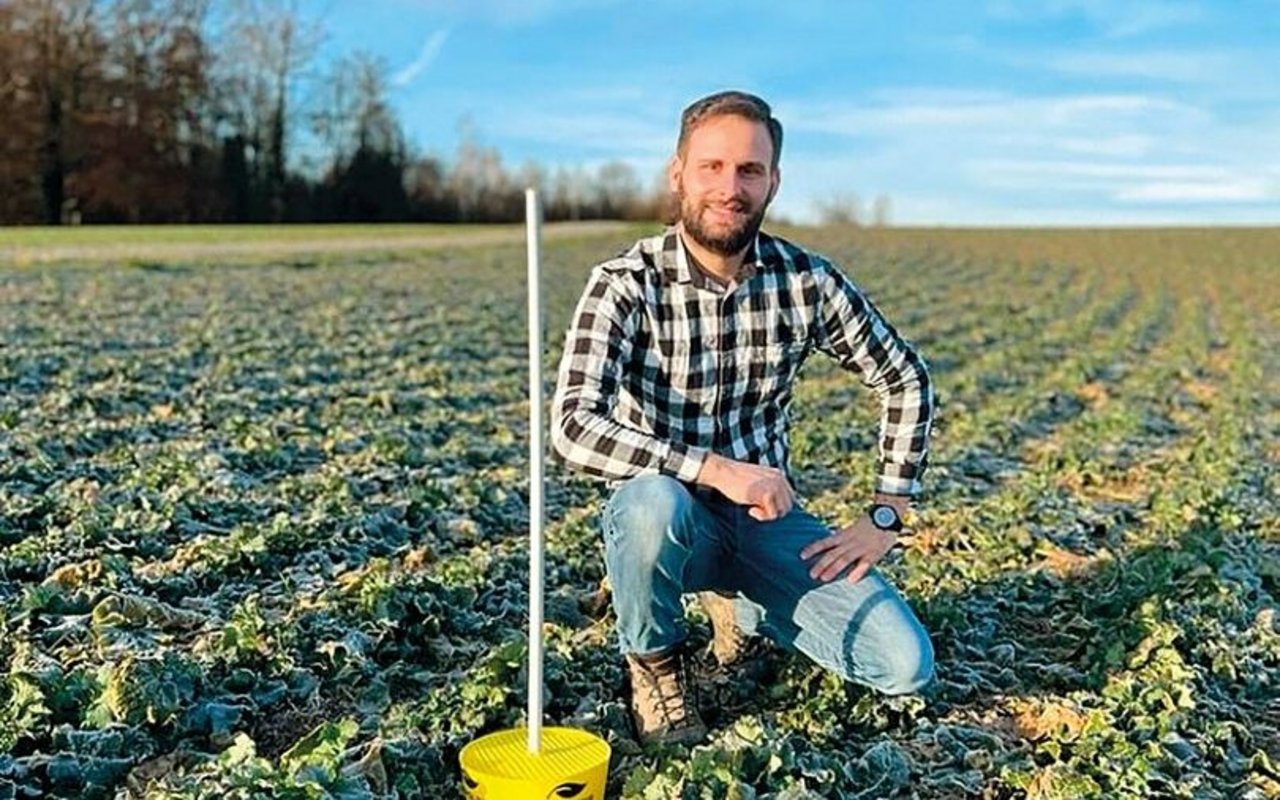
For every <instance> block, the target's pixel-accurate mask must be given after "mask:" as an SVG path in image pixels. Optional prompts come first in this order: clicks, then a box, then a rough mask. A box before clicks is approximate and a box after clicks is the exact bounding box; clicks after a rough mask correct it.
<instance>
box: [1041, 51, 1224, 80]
mask: <svg viewBox="0 0 1280 800" xmlns="http://www.w3.org/2000/svg"><path fill="white" fill-rule="evenodd" d="M1043 63H1044V65H1045V66H1047V67H1049V68H1050V69H1052V70H1055V71H1057V72H1062V73H1066V74H1071V75H1086V76H1090V77H1107V78H1149V79H1154V80H1163V81H1177V82H1182V83H1198V82H1205V81H1211V80H1215V79H1218V78H1221V77H1223V76H1237V77H1239V76H1240V75H1241V73H1242V72H1244V71H1245V70H1246V69H1247V65H1245V64H1243V63H1242V60H1241V59H1240V57H1239V56H1237V55H1234V54H1228V53H1219V52H1209V51H1195V50H1192V51H1185V50H1184V51H1171V50H1169V51H1163V50H1161V51H1149V52H1142V53H1134V52H1126V53H1106V52H1096V51H1094V52H1067V53H1058V54H1056V55H1051V56H1049V57H1048V59H1046V60H1045V61H1043Z"/></svg>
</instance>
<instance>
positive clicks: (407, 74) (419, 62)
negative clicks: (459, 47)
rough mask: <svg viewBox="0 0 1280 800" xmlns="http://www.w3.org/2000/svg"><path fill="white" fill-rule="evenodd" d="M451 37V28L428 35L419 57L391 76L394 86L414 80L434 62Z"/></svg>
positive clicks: (404, 84) (405, 84)
mask: <svg viewBox="0 0 1280 800" xmlns="http://www.w3.org/2000/svg"><path fill="white" fill-rule="evenodd" d="M448 38H449V29H448V28H444V29H441V30H438V31H436V32H435V33H433V34H431V35H430V36H428V37H427V39H426V41H424V42H423V43H422V49H421V50H419V51H418V57H417V58H415V59H414V60H413V61H412V62H410V63H409V64H407V65H406V66H405V67H404V68H403V69H401V70H400V71H399V72H397V73H396V74H395V75H393V76H391V85H392V86H407V85H408V84H410V83H412V82H413V79H414V78H416V77H418V75H420V74H421V73H422V71H423V70H425V69H426V68H427V67H429V66H431V64H432V62H434V61H435V60H436V58H437V57H438V56H439V55H440V50H441V48H443V47H444V42H445V40H446V39H448Z"/></svg>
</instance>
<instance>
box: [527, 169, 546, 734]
mask: <svg viewBox="0 0 1280 800" xmlns="http://www.w3.org/2000/svg"><path fill="white" fill-rule="evenodd" d="M524 213H525V234H526V236H525V238H526V248H527V250H528V256H529V752H530V753H535V754H536V753H537V752H538V751H539V750H540V749H541V748H542V578H543V570H542V550H543V547H542V299H541V297H540V293H539V286H538V283H539V281H538V250H539V248H540V245H541V242H540V239H541V232H542V231H541V229H542V210H541V209H540V208H539V206H538V192H537V190H535V189H525V191H524Z"/></svg>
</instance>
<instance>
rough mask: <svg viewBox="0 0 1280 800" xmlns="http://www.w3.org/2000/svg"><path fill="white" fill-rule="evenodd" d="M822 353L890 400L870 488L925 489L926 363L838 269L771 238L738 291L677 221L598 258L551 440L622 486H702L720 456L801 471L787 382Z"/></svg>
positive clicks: (579, 314) (752, 253) (571, 339)
mask: <svg viewBox="0 0 1280 800" xmlns="http://www.w3.org/2000/svg"><path fill="white" fill-rule="evenodd" d="M814 350H817V351H819V352H822V353H825V354H826V355H828V356H830V357H832V358H835V359H836V360H837V361H838V362H839V363H840V364H841V365H842V366H843V367H844V368H846V369H848V370H849V371H851V372H853V373H855V374H857V375H858V376H859V377H860V379H861V381H862V383H863V384H864V385H865V386H867V387H868V388H869V389H870V390H871V391H872V392H874V393H875V394H876V395H877V396H878V397H879V399H880V402H881V408H882V414H881V422H880V436H879V448H878V453H879V458H878V462H877V478H876V487H875V488H876V490H877V491H880V492H884V493H887V494H897V495H915V494H917V493H918V492H919V489H920V476H921V474H922V473H923V471H924V469H925V466H926V462H927V446H928V436H929V429H930V425H931V423H932V419H933V410H934V400H933V390H932V384H931V382H930V379H929V373H928V369H927V367H926V366H925V363H924V361H923V360H922V359H921V358H920V356H919V355H918V354H917V353H916V351H915V350H914V349H913V348H912V347H911V346H910V345H909V344H907V343H906V342H905V341H903V339H902V338H901V337H900V336H899V335H898V333H897V332H896V331H895V330H894V329H893V327H892V326H890V325H889V324H888V323H887V322H886V321H885V320H884V318H883V317H882V316H881V315H880V312H879V311H878V310H877V309H876V307H875V306H874V305H873V304H872V303H871V301H870V300H868V299H867V298H866V297H865V296H864V295H863V294H862V292H861V291H859V290H858V288H857V287H856V286H854V285H853V283H852V282H851V281H850V280H849V278H847V277H846V276H845V275H844V274H843V273H842V272H841V271H840V270H839V269H837V268H836V267H835V266H834V265H833V264H832V263H831V262H830V261H828V260H827V259H825V258H823V257H822V256H819V255H817V254H815V253H811V252H808V251H806V250H804V249H802V248H800V247H797V246H796V245H794V244H791V243H789V242H787V241H785V240H783V239H780V238H778V237H775V236H770V235H768V234H765V233H760V234H758V235H757V237H756V241H755V246H754V247H753V248H752V249H750V250H749V251H748V253H747V257H746V258H745V259H744V261H743V270H742V271H741V272H740V273H739V275H738V277H737V280H735V281H734V282H733V283H732V284H730V285H728V286H722V285H720V284H719V283H718V282H717V281H716V280H715V279H713V278H711V277H710V276H709V275H707V274H706V273H705V272H703V271H702V270H701V269H699V268H698V266H697V265H696V264H695V263H693V262H692V259H690V258H689V256H688V254H687V253H686V250H685V247H684V244H683V242H682V241H681V237H680V233H679V228H678V227H672V228H669V229H668V230H667V231H666V232H665V233H663V234H661V235H658V236H654V237H651V238H646V239H641V240H640V241H638V242H636V244H635V245H633V246H632V247H631V249H630V250H628V251H627V252H625V253H624V254H622V255H620V256H619V257H617V258H614V259H612V260H610V261H606V262H604V263H602V264H599V265H597V266H596V267H595V268H594V269H593V270H592V272H591V275H590V277H589V278H588V280H587V286H586V289H585V290H584V291H583V294H582V297H581V299H580V300H579V302H578V306H577V310H576V311H575V313H574V317H573V322H572V325H571V326H570V328H569V329H568V332H567V334H566V337H565V344H564V355H563V357H562V360H561V362H560V369H559V375H558V380H557V386H556V393H555V400H554V402H553V404H552V422H551V440H552V446H553V448H554V451H555V453H556V455H557V456H558V457H559V458H560V459H561V460H562V462H563V463H565V464H566V465H568V466H569V467H570V468H574V469H578V470H581V471H583V472H585V473H587V474H590V475H594V476H597V477H601V478H605V479H608V480H609V481H610V482H611V483H615V484H616V483H619V482H621V481H622V480H624V479H626V478H630V477H632V476H634V475H638V474H641V473H646V472H658V473H662V474H666V475H671V476H673V477H675V478H677V479H679V480H681V481H685V482H688V483H693V482H694V479H695V478H696V477H697V475H698V472H699V470H701V468H702V465H703V462H704V461H705V460H706V458H707V455H708V453H710V452H713V451H714V452H716V453H719V454H720V455H722V456H725V457H727V458H732V459H735V460H738V461H745V462H750V463H754V464H762V465H767V466H772V467H776V468H779V469H781V470H783V472H784V473H785V474H786V475H787V476H788V478H791V471H790V465H789V462H788V459H789V445H788V439H787V427H788V422H789V419H788V407H789V406H790V403H791V387H792V382H793V379H794V378H795V375H796V372H797V370H798V369H799V368H800V365H801V364H802V363H803V362H804V360H805V358H807V357H808V355H809V354H810V353H811V352H812V351H814ZM793 483H794V481H793Z"/></svg>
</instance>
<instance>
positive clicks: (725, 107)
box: [676, 90, 782, 170]
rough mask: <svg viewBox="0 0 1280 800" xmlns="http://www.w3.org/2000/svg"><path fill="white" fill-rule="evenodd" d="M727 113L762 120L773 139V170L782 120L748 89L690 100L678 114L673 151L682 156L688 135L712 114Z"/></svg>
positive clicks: (780, 145)
mask: <svg viewBox="0 0 1280 800" xmlns="http://www.w3.org/2000/svg"><path fill="white" fill-rule="evenodd" d="M726 114H732V115H734V116H738V117H743V118H745V119H749V120H753V121H755V122H761V123H764V126H765V127H766V128H768V129H769V139H770V140H771V141H772V142H773V169H775V170H776V169H777V168H778V159H779V158H780V157H781V155H782V123H781V122H778V120H777V119H775V118H774V116H773V110H772V109H771V108H769V104H768V103H766V102H765V101H764V100H762V99H760V98H759V97H756V96H755V95H754V94H748V93H747V92H738V91H734V90H729V91H726V92H716V93H715V94H709V95H707V96H706V97H704V98H702V99H701V100H695V101H693V102H692V103H690V104H689V107H688V108H686V109H685V110H684V113H683V114H681V115H680V138H679V140H677V141H676V153H677V154H679V155H680V156H681V157H683V155H684V151H685V147H686V146H687V145H688V144H689V136H690V135H691V134H692V133H693V131H694V129H695V128H697V127H698V126H699V125H701V124H702V123H703V122H706V121H707V120H708V119H710V118H712V117H720V116H724V115H726Z"/></svg>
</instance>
